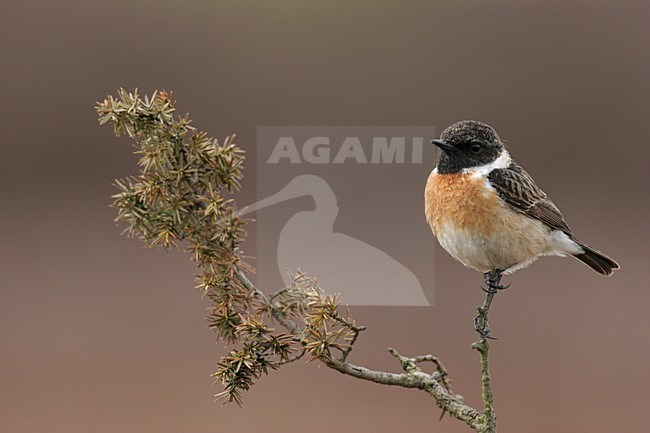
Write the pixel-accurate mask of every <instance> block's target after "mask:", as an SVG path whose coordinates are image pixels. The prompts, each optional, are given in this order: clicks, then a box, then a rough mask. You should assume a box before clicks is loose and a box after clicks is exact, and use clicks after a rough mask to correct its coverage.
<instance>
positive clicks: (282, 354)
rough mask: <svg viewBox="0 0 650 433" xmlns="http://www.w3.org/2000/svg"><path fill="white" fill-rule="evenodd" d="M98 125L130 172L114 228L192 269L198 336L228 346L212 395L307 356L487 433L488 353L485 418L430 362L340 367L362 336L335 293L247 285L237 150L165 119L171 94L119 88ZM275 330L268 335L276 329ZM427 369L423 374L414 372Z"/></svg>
mask: <svg viewBox="0 0 650 433" xmlns="http://www.w3.org/2000/svg"><path fill="white" fill-rule="evenodd" d="M96 109H97V112H98V114H99V122H100V124H106V123H110V124H112V125H113V127H114V130H115V133H116V135H118V136H119V135H127V136H129V137H130V138H132V139H133V140H134V142H135V147H136V150H135V153H136V154H137V155H139V157H140V160H139V165H140V173H139V174H138V175H137V176H131V177H127V178H124V179H119V180H117V181H116V182H115V185H116V187H117V188H118V189H119V193H118V194H116V195H115V196H113V198H114V203H113V206H114V207H115V208H117V212H118V214H117V218H116V220H117V221H118V222H120V223H123V224H124V225H125V226H126V229H125V232H126V233H127V234H128V235H129V236H137V237H139V238H141V239H142V240H143V241H144V242H145V244H146V245H147V246H151V247H153V246H161V247H163V248H165V249H169V248H173V247H177V246H178V245H179V244H181V243H182V244H183V245H184V247H185V249H186V251H188V252H189V253H190V254H191V257H192V260H193V261H195V262H196V264H197V267H198V274H197V277H196V279H197V282H198V286H197V287H198V288H199V289H200V290H201V291H202V292H203V294H204V295H205V296H206V297H207V298H208V299H209V300H210V301H211V307H210V315H209V317H208V323H209V326H210V327H211V328H212V329H214V330H215V332H216V334H217V336H218V338H219V339H220V340H222V341H223V342H225V343H226V344H228V345H230V349H229V351H228V353H227V354H226V355H225V356H223V357H222V358H221V360H220V361H219V362H218V363H217V371H216V372H215V373H214V375H213V376H214V377H215V378H216V380H217V381H218V382H221V383H222V384H223V386H224V390H223V392H221V393H219V394H218V396H219V397H221V398H223V399H224V401H227V402H236V403H238V404H242V392H243V391H247V390H249V389H250V387H251V386H252V385H253V384H254V382H255V380H256V379H258V378H259V377H260V376H262V375H264V374H268V372H269V371H270V370H274V369H277V368H280V367H281V366H283V365H285V364H289V363H291V362H294V361H296V360H298V359H302V358H303V357H306V358H307V360H309V361H318V362H321V363H322V364H324V365H326V366H327V367H329V368H331V369H333V370H336V371H338V372H340V373H343V374H346V375H349V376H352V377H356V378H359V379H363V380H368V381H372V382H375V383H379V384H384V385H392V386H400V387H404V388H414V389H419V390H422V391H425V392H426V393H428V394H429V395H430V396H432V397H433V398H434V399H435V402H436V403H437V405H438V406H439V407H441V408H442V409H443V410H444V411H446V412H448V413H449V414H451V415H452V416H454V417H455V418H457V419H459V420H461V421H463V422H465V423H466V424H467V425H469V426H470V427H471V428H473V429H474V430H476V431H478V432H495V431H496V427H495V419H496V418H495V416H494V412H493V409H492V394H491V391H490V379H489V372H488V363H487V354H488V345H487V341H485V339H482V340H481V341H479V342H478V343H476V344H475V348H476V349H478V350H479V352H480V354H481V365H482V373H483V397H484V403H485V405H484V410H483V411H478V410H476V409H474V408H472V407H470V406H468V405H467V404H465V403H464V402H463V399H462V397H461V396H459V395H456V394H454V393H453V392H452V390H451V386H450V383H451V382H450V380H449V377H448V374H447V370H446V368H445V367H444V366H443V365H442V363H441V362H440V361H439V360H438V358H436V357H434V356H432V355H423V356H417V357H413V358H409V357H404V356H402V355H400V354H399V353H397V351H395V350H394V349H390V353H391V354H392V355H393V356H394V357H395V358H396V359H397V361H398V362H399V364H400V366H401V368H402V372H401V373H390V372H382V371H375V370H370V369H367V368H365V367H362V366H359V365H355V364H352V363H350V362H349V361H348V357H349V355H350V353H351V351H352V349H353V347H354V344H355V343H356V341H357V339H358V338H359V335H360V334H361V333H362V332H363V331H364V329H365V328H364V327H363V326H359V325H357V324H356V323H355V321H354V320H353V319H352V317H351V315H350V312H349V311H348V310H347V309H343V308H341V306H340V301H339V298H338V295H330V294H326V293H324V292H323V291H322V290H321V289H320V287H318V285H317V284H316V282H315V280H313V279H312V278H310V277H308V276H307V275H305V274H304V273H302V272H300V271H297V272H296V273H294V274H292V275H291V279H292V282H291V284H290V285H289V286H287V287H285V288H283V289H281V290H278V291H277V292H275V293H273V294H271V295H266V294H265V293H264V292H263V291H261V290H258V289H257V288H256V287H255V286H254V285H253V284H252V283H251V282H250V280H249V279H248V277H247V274H249V273H251V272H252V271H253V270H252V268H251V267H250V266H249V265H247V264H246V263H244V261H243V259H242V257H243V252H242V250H241V249H240V246H241V244H242V242H243V241H244V239H245V235H246V232H245V230H244V227H245V225H246V224H247V223H248V221H247V220H245V219H243V218H242V217H241V215H240V214H239V213H238V212H237V209H236V207H235V200H234V194H235V193H236V192H237V191H238V190H239V188H240V181H241V179H242V176H243V172H242V170H243V163H244V152H243V151H242V150H241V149H240V148H239V147H238V146H237V145H236V144H235V141H234V139H235V136H234V135H231V136H228V137H226V138H225V139H224V140H223V141H221V142H219V141H218V140H216V139H214V138H211V137H209V136H208V135H207V134H206V133H204V132H202V131H199V130H197V129H195V128H194V127H192V126H191V124H190V120H189V119H188V116H178V115H176V114H175V111H176V108H175V102H174V101H173V100H172V96H171V94H168V93H166V92H164V91H163V92H155V93H154V94H153V95H152V96H151V97H147V96H145V97H140V96H139V95H138V93H137V91H136V92H134V93H129V92H127V91H125V90H123V89H120V90H119V91H118V95H117V97H113V96H109V97H108V98H107V99H106V100H104V101H103V102H101V103H98V105H97V107H96ZM278 325H279V326H280V327H281V328H283V330H278V329H276V328H277V326H278ZM423 363H430V364H431V365H433V367H434V368H433V372H431V373H427V372H424V371H423V370H422V368H421V367H420V366H421V365H422V364H423Z"/></svg>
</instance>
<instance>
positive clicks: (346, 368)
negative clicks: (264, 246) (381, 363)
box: [238, 271, 496, 433]
mask: <svg viewBox="0 0 650 433" xmlns="http://www.w3.org/2000/svg"><path fill="white" fill-rule="evenodd" d="M238 276H239V278H240V280H241V281H242V284H243V286H244V287H245V288H246V289H247V290H249V291H250V292H251V293H255V294H259V295H258V296H261V297H263V299H264V300H268V299H267V297H266V295H264V294H263V293H261V292H259V291H258V290H257V289H256V288H255V286H254V285H253V284H252V283H251V282H250V280H249V279H248V278H247V277H246V275H245V274H244V273H243V272H241V271H240V272H239V273H238ZM270 309H271V314H272V315H273V317H274V318H275V319H276V320H277V321H278V322H279V323H280V324H281V325H282V326H284V327H285V328H286V329H287V331H289V333H291V334H292V335H294V336H299V335H301V334H302V333H303V331H304V328H303V327H301V326H298V325H297V324H296V323H295V322H293V321H292V320H291V319H290V318H289V317H287V315H286V314H285V313H283V312H282V311H281V310H280V308H278V307H277V306H274V305H271V306H270ZM333 318H335V320H336V321H338V322H339V323H341V324H343V325H344V326H346V327H348V328H349V329H351V330H352V331H353V337H352V339H351V341H350V346H349V347H348V348H347V349H346V350H345V351H344V352H343V356H342V357H341V358H332V357H325V356H324V357H321V358H320V360H321V361H322V362H323V364H324V365H326V366H327V367H329V368H331V369H333V370H336V371H338V372H339V373H342V374H345V375H348V376H352V377H355V378H357V379H362V380H367V381H370V382H374V383H378V384H381V385H389V386H399V387H402V388H414V389H420V390H422V391H424V392H426V393H427V394H429V395H430V396H431V397H433V398H434V400H435V401H436V404H437V405H438V406H439V407H441V408H442V409H443V410H444V411H446V412H448V413H449V414H451V415H452V416H453V417H455V418H456V419H458V420H460V421H463V422H464V423H466V424H467V425H468V426H469V427H471V428H472V429H474V430H475V431H477V432H480V433H495V432H496V430H494V420H495V419H496V417H495V416H494V411H493V410H492V393H491V390H490V379H489V373H488V370H487V342H485V344H486V346H481V347H480V350H479V352H480V353H481V371H482V373H483V395H484V402H485V407H484V411H483V412H481V411H478V410H476V409H474V408H473V407H471V406H469V405H468V404H466V403H465V402H464V401H463V399H462V397H461V396H459V395H455V394H453V393H452V392H451V387H450V380H449V378H448V377H447V369H446V368H445V367H444V366H443V365H442V363H441V362H440V360H439V359H438V358H436V357H435V356H433V355H421V356H416V357H413V358H408V357H405V356H402V355H400V354H399V353H398V352H397V351H396V350H395V349H392V348H391V349H389V353H390V354H391V355H393V356H394V357H395V358H396V359H397V360H398V361H399V362H400V365H401V367H402V369H403V370H404V373H391V372H385V371H377V370H371V369H368V368H366V367H363V366H360V365H355V364H352V363H350V362H349V361H347V355H349V353H350V351H351V350H352V346H353V345H354V343H355V342H356V340H357V337H358V335H359V334H360V332H361V331H363V330H364V329H365V327H362V326H357V325H355V324H354V323H351V322H350V321H348V320H346V319H344V318H342V317H340V316H339V315H338V314H337V315H335V316H333ZM477 344H478V343H477ZM473 347H474V346H473ZM484 347H485V350H484V349H483V348H484ZM475 348H476V349H479V347H475ZM300 356H302V354H301V355H300ZM422 362H431V363H433V364H434V365H435V366H436V371H435V372H434V373H432V374H428V373H425V372H423V371H422V370H421V369H420V368H419V367H418V366H417V364H419V363H422ZM486 396H489V402H488V401H486V400H485V398H486Z"/></svg>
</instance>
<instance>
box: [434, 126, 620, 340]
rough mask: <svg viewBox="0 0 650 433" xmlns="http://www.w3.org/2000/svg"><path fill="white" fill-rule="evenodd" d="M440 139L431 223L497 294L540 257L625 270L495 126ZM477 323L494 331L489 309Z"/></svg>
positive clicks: (485, 331)
mask: <svg viewBox="0 0 650 433" xmlns="http://www.w3.org/2000/svg"><path fill="white" fill-rule="evenodd" d="M432 143H433V144H435V145H436V146H438V147H439V148H440V149H441V150H442V152H441V153H440V157H439V159H438V164H437V165H436V167H435V168H434V170H433V172H432V173H431V175H430V176H429V179H428V180H427V185H426V189H425V214H426V218H427V222H428V223H429V225H430V226H431V230H432V231H433V234H434V235H435V237H436V238H437V239H438V242H440V245H442V247H443V248H444V249H445V250H446V251H447V252H448V253H449V254H451V255H452V257H454V258H455V259H456V260H458V261H460V262H461V263H462V264H464V265H465V266H467V267H469V268H472V269H475V270H477V271H481V272H483V273H484V277H485V281H486V283H487V286H488V287H487V289H486V291H487V292H488V298H489V301H491V299H492V296H493V295H494V293H496V291H497V290H499V289H503V288H505V287H504V286H500V285H499V281H500V279H501V275H502V274H508V273H512V272H514V271H516V270H517V269H521V268H524V267H526V266H528V265H529V264H531V263H532V262H533V261H535V260H536V259H537V258H538V257H540V256H573V257H575V258H577V259H578V260H580V261H582V262H583V263H585V264H586V265H587V266H589V267H591V268H592V269H593V270H595V271H596V272H598V273H600V274H603V275H611V274H612V272H613V270H614V269H619V266H618V264H617V263H616V262H615V261H614V260H612V259H611V258H609V257H607V256H606V255H604V254H602V253H600V252H598V251H596V250H594V249H593V248H591V247H589V246H588V245H585V244H584V243H582V242H580V241H579V240H578V239H576V237H575V236H574V235H573V234H572V232H571V229H570V228H569V226H568V225H567V223H566V222H565V221H564V217H563V216H562V214H561V213H560V211H559V210H558V208H557V207H556V206H555V205H554V204H553V202H552V201H551V200H550V199H549V198H548V196H547V195H546V194H545V193H544V192H543V191H542V190H541V189H540V188H539V187H538V186H537V185H536V184H535V181H534V180H533V179H532V178H531V177H530V175H529V174H528V173H526V171H525V170H524V169H523V168H521V167H520V166H519V165H518V164H517V163H516V162H514V161H513V160H512V158H511V157H510V154H509V153H508V150H507V149H506V147H505V145H504V144H503V141H502V140H501V139H500V138H499V136H498V135H497V133H496V131H495V130H494V129H493V128H492V127H490V126H489V125H486V124H484V123H481V122H477V121H474V120H465V121H461V122H457V123H455V124H453V125H451V126H450V127H448V128H447V129H445V131H443V133H442V134H441V135H440V138H439V139H436V140H433V141H432ZM484 305H485V304H484ZM487 307H488V308H489V302H487ZM480 313H481V311H480V308H479V314H480ZM486 313H487V311H486ZM475 327H477V331H479V332H480V333H481V334H482V335H483V336H489V328H487V316H486V320H485V323H483V324H477V323H476V321H475ZM479 328H480V329H479Z"/></svg>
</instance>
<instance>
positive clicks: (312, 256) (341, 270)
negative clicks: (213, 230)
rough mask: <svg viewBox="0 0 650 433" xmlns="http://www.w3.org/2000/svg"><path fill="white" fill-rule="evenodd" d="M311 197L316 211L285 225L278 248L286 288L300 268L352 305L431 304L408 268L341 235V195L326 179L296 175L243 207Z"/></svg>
mask: <svg viewBox="0 0 650 433" xmlns="http://www.w3.org/2000/svg"><path fill="white" fill-rule="evenodd" d="M302 196H310V197H311V198H312V199H313V200H314V203H315V208H314V209H313V210H309V211H299V212H297V213H295V214H294V215H293V216H291V217H290V218H289V220H288V221H287V222H286V223H285V224H284V227H283V228H282V230H281V232H280V236H279V242H278V247H277V265H278V271H279V272H280V274H281V275H282V278H283V280H284V282H285V284H287V285H288V284H290V283H291V277H290V275H289V274H288V272H287V271H295V270H296V269H298V268H300V269H301V270H303V271H304V272H306V273H308V274H309V275H313V276H315V277H317V279H318V282H319V285H320V286H322V287H324V288H326V289H327V290H328V291H330V292H331V291H336V292H339V293H341V298H342V301H343V302H345V303H347V304H349V305H375V306H430V305H431V304H430V303H429V301H428V300H427V298H426V296H425V295H424V291H423V290H422V286H421V284H420V282H419V280H418V278H417V277H416V276H415V275H414V274H413V272H411V271H410V270H409V269H408V268H407V267H406V266H404V265H403V264H401V263H400V262H399V261H397V260H396V259H395V258H393V257H391V256H390V255H389V254H387V253H386V252H384V251H382V250H381V249H379V248H376V247H374V246H373V245H370V244H369V243H367V242H364V241H362V240H360V239H357V238H355V237H352V236H350V235H347V234H345V233H337V232H335V231H334V222H335V220H336V218H337V216H338V212H339V208H338V206H337V198H336V194H335V193H334V191H333V190H332V188H331V187H330V185H329V184H328V183H327V182H326V181H325V179H323V178H322V177H319V176H316V175H312V174H303V175H299V176H296V177H294V178H293V179H291V180H290V181H289V183H288V184H287V185H286V186H285V187H284V188H282V189H281V190H280V191H278V192H276V193H275V194H272V195H270V196H268V197H266V198H264V199H262V200H259V201H258V202H256V203H253V204H251V205H249V206H247V207H245V208H244V209H242V212H241V214H242V215H246V214H251V213H253V212H257V211H259V210H261V209H263V208H266V207H269V206H274V205H278V204H281V203H283V202H286V201H288V200H291V199H294V198H298V197H302Z"/></svg>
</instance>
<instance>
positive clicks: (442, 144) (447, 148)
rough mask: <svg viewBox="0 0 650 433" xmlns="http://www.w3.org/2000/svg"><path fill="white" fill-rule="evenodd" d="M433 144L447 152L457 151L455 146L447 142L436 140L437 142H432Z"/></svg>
mask: <svg viewBox="0 0 650 433" xmlns="http://www.w3.org/2000/svg"><path fill="white" fill-rule="evenodd" d="M431 143H432V144H435V145H436V146H438V147H439V148H441V149H442V150H444V151H445V152H455V151H456V150H457V149H456V148H455V147H454V146H452V145H451V144H449V143H447V142H446V141H445V140H439V139H435V140H431Z"/></svg>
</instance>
